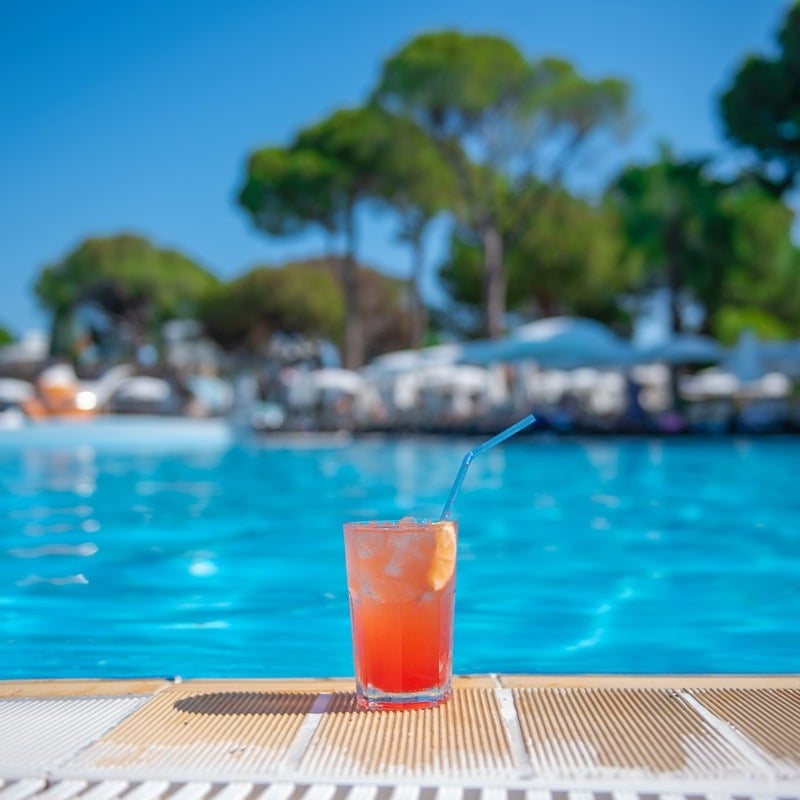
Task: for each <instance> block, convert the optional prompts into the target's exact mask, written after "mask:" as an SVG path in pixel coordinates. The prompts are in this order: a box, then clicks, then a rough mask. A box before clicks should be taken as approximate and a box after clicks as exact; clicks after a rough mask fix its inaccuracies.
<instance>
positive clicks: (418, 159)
mask: <svg viewBox="0 0 800 800" xmlns="http://www.w3.org/2000/svg"><path fill="white" fill-rule="evenodd" d="M386 133H387V134H388V135H389V136H390V137H391V142H390V146H391V147H392V148H393V150H394V152H395V154H396V155H394V156H393V157H392V158H388V159H385V160H384V161H383V163H382V164H381V165H380V172H379V173H378V175H377V176H376V177H377V181H376V184H375V187H374V189H373V192H372V193H373V195H374V197H375V198H376V199H377V200H378V201H382V202H383V203H384V204H385V205H386V206H388V207H389V208H390V209H392V210H393V211H394V212H395V213H396V214H397V215H398V217H399V220H400V232H399V238H400V240H401V241H403V242H406V243H408V245H409V246H410V248H411V271H410V278H409V289H410V298H409V299H410V302H409V317H410V332H411V346H412V347H414V348H418V347H420V346H422V344H423V340H424V338H425V334H426V332H427V329H428V312H427V307H426V304H425V301H424V299H423V297H422V279H423V272H424V267H425V234H426V232H427V230H428V228H429V226H430V224H431V223H432V221H433V220H434V219H435V217H436V216H438V215H439V214H440V213H442V212H445V211H452V210H453V209H455V208H457V204H458V196H457V192H456V185H455V181H454V176H453V173H452V171H451V170H450V169H449V167H448V165H447V163H446V162H445V161H444V160H443V159H442V158H441V154H440V153H439V151H438V149H437V148H436V147H435V145H434V143H433V142H432V141H431V139H430V138H429V137H428V136H427V135H426V134H425V132H424V131H423V130H422V129H421V128H420V127H419V126H418V125H417V124H416V123H415V122H414V121H413V120H411V119H407V118H402V117H397V118H394V119H393V120H392V124H391V126H387V129H386Z"/></svg>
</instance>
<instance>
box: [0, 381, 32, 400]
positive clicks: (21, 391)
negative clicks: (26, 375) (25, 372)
mask: <svg viewBox="0 0 800 800" xmlns="http://www.w3.org/2000/svg"><path fill="white" fill-rule="evenodd" d="M35 394H36V388H35V387H34V385H33V384H32V383H30V382H28V381H22V380H19V379H17V378H0V402H6V403H24V402H25V401H26V400H30V399H31V398H32V397H33V396H34V395H35Z"/></svg>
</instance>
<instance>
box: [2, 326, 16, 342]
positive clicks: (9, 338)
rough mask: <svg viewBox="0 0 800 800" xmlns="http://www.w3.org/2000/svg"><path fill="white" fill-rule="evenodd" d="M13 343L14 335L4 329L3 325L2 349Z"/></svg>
mask: <svg viewBox="0 0 800 800" xmlns="http://www.w3.org/2000/svg"><path fill="white" fill-rule="evenodd" d="M13 341H14V334H12V333H11V331H9V330H8V329H7V328H4V327H3V326H2V325H0V347H3V346H4V345H7V344H11V343H12V342H13Z"/></svg>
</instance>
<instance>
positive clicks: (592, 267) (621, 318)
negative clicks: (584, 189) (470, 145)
mask: <svg viewBox="0 0 800 800" xmlns="http://www.w3.org/2000/svg"><path fill="white" fill-rule="evenodd" d="M526 191H535V192H536V193H537V196H538V203H537V206H536V210H535V212H534V213H533V214H532V215H531V217H530V218H529V221H528V224H527V225H526V226H525V227H524V228H523V229H522V230H521V232H520V235H519V236H518V237H517V238H516V240H515V241H514V243H513V244H512V246H510V247H509V248H508V249H507V250H506V266H507V269H508V295H507V300H508V308H509V309H510V310H517V311H521V312H523V313H525V315H526V316H532V315H542V316H549V315H555V314H575V315H580V316H589V317H593V318H595V319H601V320H603V321H605V322H609V323H615V324H618V325H620V324H622V325H623V326H624V324H625V322H626V321H627V315H626V313H625V312H624V311H623V310H622V308H621V307H620V304H619V300H620V297H621V296H623V295H624V293H625V292H626V291H628V290H629V289H630V288H631V286H632V284H633V282H634V279H635V276H636V268H635V262H634V261H633V260H631V259H630V258H627V256H626V254H625V243H624V239H623V237H622V231H621V224H620V221H619V219H618V217H617V215H616V213H615V212H614V210H613V209H612V208H610V207H609V206H607V205H606V206H595V205H592V204H591V203H588V202H587V201H585V200H582V199H580V198H577V197H574V196H572V195H570V194H569V193H568V192H567V191H566V190H564V189H552V188H550V187H547V186H542V185H536V186H529V187H528V188H527V189H526ZM441 277H442V281H443V283H444V284H445V286H446V287H447V288H448V290H449V291H450V293H451V295H452V296H453V297H454V299H456V300H457V301H458V302H460V303H462V304H465V305H467V306H470V307H474V308H477V307H478V306H479V304H480V302H481V296H482V290H483V280H482V269H481V254H480V247H479V243H478V242H476V241H475V239H474V237H472V236H470V234H469V232H468V231H460V232H457V233H456V235H454V236H453V238H452V240H451V245H450V254H449V258H448V260H447V262H446V263H445V264H444V265H443V267H442V271H441Z"/></svg>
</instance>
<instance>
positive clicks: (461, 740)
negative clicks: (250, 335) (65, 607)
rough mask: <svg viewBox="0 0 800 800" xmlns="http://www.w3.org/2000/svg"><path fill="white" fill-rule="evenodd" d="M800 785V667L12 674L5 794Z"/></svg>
mask: <svg viewBox="0 0 800 800" xmlns="http://www.w3.org/2000/svg"><path fill="white" fill-rule="evenodd" d="M114 798H125V800H634V799H635V798H638V799H639V800H656V798H665V800H676V798H686V800H701V798H708V799H709V800H718V799H719V798H731V799H733V798H735V799H736V800H743V798H752V800H760V799H761V798H764V799H765V800H766V798H776V799H778V798H780V800H788V799H789V798H794V799H795V800H800V676H753V677H744V676H740V677H737V676H717V677H701V676H698V677H694V676H665V677H626V676H614V677H586V676H580V677H577V676H576V677H570V676H554V677H543V676H524V675H518V676H511V675H486V676H461V677H458V678H457V679H456V680H455V681H454V692H453V699H452V701H451V702H450V703H448V704H447V705H445V706H442V707H440V708H437V709H430V710H425V711H405V712H363V711H359V710H357V709H356V708H355V704H354V698H353V693H352V682H351V681H348V680H322V681H321V680H280V681H275V680H261V681H249V680H248V681H244V680H231V681H220V680H209V681H206V680H203V681H185V682H179V681H161V680H152V681H139V680H136V681H19V682H17V681H8V682H0V800H73V799H74V800H114Z"/></svg>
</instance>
